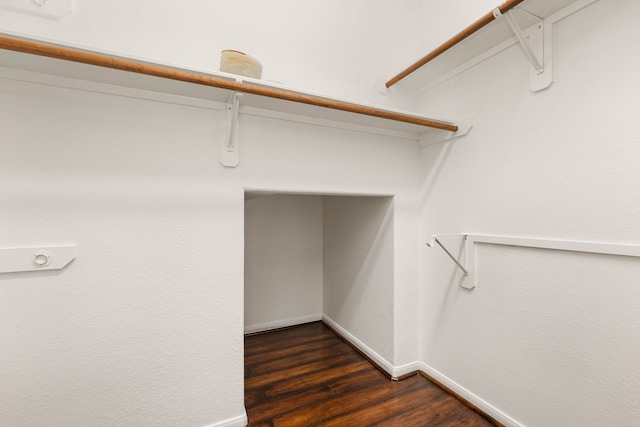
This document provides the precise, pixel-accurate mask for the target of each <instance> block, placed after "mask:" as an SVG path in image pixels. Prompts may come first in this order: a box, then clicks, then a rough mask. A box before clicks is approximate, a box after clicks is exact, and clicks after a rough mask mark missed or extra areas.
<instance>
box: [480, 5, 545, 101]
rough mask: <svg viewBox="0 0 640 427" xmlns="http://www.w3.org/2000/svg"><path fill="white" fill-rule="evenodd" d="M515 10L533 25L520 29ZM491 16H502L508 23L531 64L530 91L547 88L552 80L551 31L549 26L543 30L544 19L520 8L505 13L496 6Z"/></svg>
mask: <svg viewBox="0 0 640 427" xmlns="http://www.w3.org/2000/svg"><path fill="white" fill-rule="evenodd" d="M515 12H517V13H519V14H522V15H524V16H525V17H526V18H528V19H529V20H531V21H532V22H533V25H531V26H530V27H528V28H527V29H525V30H522V29H521V28H520V25H518V22H517V21H516V18H515V16H514V13H515ZM493 16H494V17H495V18H496V19H497V18H499V17H501V16H504V18H505V20H506V21H507V24H509V27H510V28H511V30H512V31H513V33H514V35H515V37H516V39H517V40H518V42H519V43H520V46H521V47H522V51H523V52H524V54H525V56H526V57H527V60H528V61H529V63H530V64H531V70H530V72H529V73H530V74H529V89H530V90H531V91H532V92H538V91H540V90H543V89H546V88H548V87H549V86H550V85H551V83H552V81H553V73H552V67H551V49H552V44H553V39H552V35H553V31H551V29H550V28H549V31H546V32H545V20H543V19H542V18H539V17H537V16H535V15H533V14H531V13H529V12H527V11H525V10H524V9H521V8H515V9H512V10H510V11H508V12H506V13H505V14H502V13H501V12H500V9H499V8H496V9H494V11H493Z"/></svg>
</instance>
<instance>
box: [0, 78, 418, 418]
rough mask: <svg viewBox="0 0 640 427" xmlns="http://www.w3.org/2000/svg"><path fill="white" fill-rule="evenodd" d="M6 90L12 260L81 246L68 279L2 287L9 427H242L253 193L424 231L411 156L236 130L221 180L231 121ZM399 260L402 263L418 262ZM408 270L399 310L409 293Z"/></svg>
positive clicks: (2, 218)
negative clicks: (363, 200) (368, 200)
mask: <svg viewBox="0 0 640 427" xmlns="http://www.w3.org/2000/svg"><path fill="white" fill-rule="evenodd" d="M0 89H1V91H0V97H1V100H0V109H1V111H0V117H3V118H4V119H3V125H2V128H3V138H2V152H3V155H2V157H1V159H0V162H1V167H0V171H1V172H0V174H1V179H0V194H2V205H1V210H0V236H1V239H2V241H3V246H5V245H6V246H28V245H47V244H58V243H75V244H76V245H77V246H78V257H77V259H76V260H75V261H74V262H73V263H72V264H71V265H69V266H68V267H67V268H66V269H65V270H63V271H60V272H55V273H42V274H37V273H25V274H21V273H14V274H5V275H3V276H2V281H1V282H0V313H1V314H0V316H1V318H0V347H2V348H3V352H2V354H1V356H0V358H1V360H0V366H1V368H0V377H1V378H2V381H0V402H2V408H3V412H2V420H1V421H2V424H7V425H38V424H43V423H46V424H48V425H59V426H63V425H64V426H74V425H86V424H109V425H167V426H169V425H193V426H198V425H210V424H213V423H217V422H223V421H225V420H226V421H230V422H232V424H229V425H237V424H233V422H241V421H242V416H243V360H242V359H243V357H242V355H243V340H242V337H243V290H244V281H243V271H244V266H243V242H244V237H243V226H244V221H243V216H244V215H243V214H244V192H245V189H253V190H256V189H265V190H274V191H283V192H287V191H290V192H297V193H305V192H309V193H315V194H318V193H320V194H322V193H327V194H340V193H344V194H379V192H382V193H383V194H394V195H395V197H396V200H399V201H400V206H401V207H400V208H398V209H396V210H395V212H394V220H395V223H396V224H400V225H399V226H400V227H403V226H406V225H407V224H415V221H416V216H415V212H414V210H412V209H408V208H404V206H407V205H411V206H415V205H414V204H413V202H414V197H413V194H414V193H413V192H412V190H411V189H415V183H416V182H418V174H417V168H415V167H407V165H414V166H415V165H416V164H417V163H416V162H417V160H416V159H417V158H418V156H417V154H418V150H417V148H416V146H415V144H414V143H413V142H411V141H407V140H405V139H398V138H394V137H389V136H380V135H375V134H367V133H362V132H353V131H346V130H340V129H332V128H327V127H321V126H312V125H305V124H301V123H292V122H285V121H280V120H276V119H268V118H259V117H252V116H243V117H242V122H241V128H240V138H241V140H242V152H241V163H240V166H239V167H238V168H236V169H228V168H224V167H222V166H221V165H220V164H219V162H218V144H219V143H218V141H217V137H218V136H219V135H220V134H221V133H222V132H221V129H220V128H219V125H220V123H222V120H221V117H217V115H220V114H221V113H220V112H216V111H214V110H210V109H207V108H194V107H189V106H184V105H173V104H164V103H159V102H155V101H146V100H142V99H133V98H126V97H119V96H112V95H105V94H98V93H91V92H83V91H77V90H72V89H65V88H55V87H46V86H42V85H37V84H31V83H20V82H16V81H7V80H3V81H2V86H1V87H0ZM336 153H339V155H337V154H336ZM328 171H330V173H329V172H328ZM396 242H397V245H396V247H395V248H394V251H396V253H395V254H394V257H395V259H399V260H404V259H406V257H405V258H403V257H402V256H400V255H407V254H409V257H410V258H413V259H415V258H416V256H417V255H415V252H417V248H416V247H415V245H413V242H412V241H409V240H408V239H407V238H406V237H405V236H398V237H397V238H396ZM409 267H410V268H409V269H407V268H401V269H399V271H398V272H396V274H395V281H394V286H395V287H396V288H397V289H395V290H394V293H397V294H399V295H404V294H406V293H409V292H411V291H410V289H411V288H412V286H413V284H414V283H415V282H416V277H417V270H418V269H417V264H414V265H413V266H409ZM403 315H404V316H410V315H415V313H404V314H403ZM401 317H402V316H401ZM403 321H406V320H403ZM394 345H395V346H396V348H400V349H401V350H397V351H404V350H402V349H403V348H404V347H410V345H411V344H405V343H403V342H400V343H399V344H398V343H397V342H396V343H394ZM399 345H401V346H404V347H399ZM416 355H417V353H415V351H414V353H413V354H404V353H402V357H404V358H408V359H410V360H414V359H415V357H416ZM234 420H235V421H234Z"/></svg>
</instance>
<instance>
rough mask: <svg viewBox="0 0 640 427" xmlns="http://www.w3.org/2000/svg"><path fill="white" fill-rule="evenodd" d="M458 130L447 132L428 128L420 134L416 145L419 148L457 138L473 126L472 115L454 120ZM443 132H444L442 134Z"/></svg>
mask: <svg viewBox="0 0 640 427" xmlns="http://www.w3.org/2000/svg"><path fill="white" fill-rule="evenodd" d="M456 125H457V126H458V130H457V131H456V132H447V131H441V130H436V129H433V130H430V131H427V132H425V133H423V134H422V135H420V141H419V142H418V146H419V147H420V148H423V147H426V146H429V145H433V144H437V143H439V142H445V141H449V140H450V139H454V138H459V137H461V136H464V135H466V134H468V133H469V131H470V130H471V128H472V127H473V117H467V118H466V119H463V120H460V121H459V122H456ZM443 132H445V133H444V134H443Z"/></svg>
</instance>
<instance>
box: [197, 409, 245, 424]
mask: <svg viewBox="0 0 640 427" xmlns="http://www.w3.org/2000/svg"><path fill="white" fill-rule="evenodd" d="M243 412H244V413H243V414H242V415H239V416H237V417H234V418H229V419H228V420H224V421H220V422H217V423H215V424H209V425H208V426H206V427H245V426H246V425H247V424H249V418H247V411H246V410H244V411H243Z"/></svg>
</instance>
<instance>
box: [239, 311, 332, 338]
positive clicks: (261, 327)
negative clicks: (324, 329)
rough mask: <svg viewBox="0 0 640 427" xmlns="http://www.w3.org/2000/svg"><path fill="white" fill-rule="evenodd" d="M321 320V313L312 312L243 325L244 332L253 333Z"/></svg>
mask: <svg viewBox="0 0 640 427" xmlns="http://www.w3.org/2000/svg"><path fill="white" fill-rule="evenodd" d="M319 320H322V314H321V313H317V314H312V315H309V316H302V317H293V318H289V319H281V320H276V321H274V322H267V323H259V324H257V325H249V326H247V325H245V327H244V333H245V334H253V333H256V332H264V331H269V330H271V329H279V328H286V327H288V326H295V325H302V324H303V323H310V322H317V321H319Z"/></svg>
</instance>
